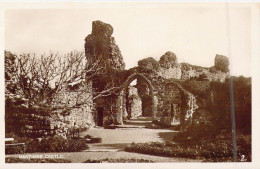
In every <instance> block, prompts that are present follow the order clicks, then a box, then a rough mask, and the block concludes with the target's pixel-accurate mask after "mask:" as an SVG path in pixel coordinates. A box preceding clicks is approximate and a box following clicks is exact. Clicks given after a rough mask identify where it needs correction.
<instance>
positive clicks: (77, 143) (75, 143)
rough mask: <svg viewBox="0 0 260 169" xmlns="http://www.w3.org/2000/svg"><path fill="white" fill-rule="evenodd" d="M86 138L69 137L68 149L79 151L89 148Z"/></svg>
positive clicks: (69, 150)
mask: <svg viewBox="0 0 260 169" xmlns="http://www.w3.org/2000/svg"><path fill="white" fill-rule="evenodd" d="M86 143H87V142H86V140H85V139H69V142H68V147H67V151H68V152H78V151H82V150H87V149H89V146H88V145H87V144H86Z"/></svg>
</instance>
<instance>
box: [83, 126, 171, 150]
mask: <svg viewBox="0 0 260 169" xmlns="http://www.w3.org/2000/svg"><path fill="white" fill-rule="evenodd" d="M87 134H89V135H93V136H95V137H101V138H102V143H95V144H90V145H89V146H90V149H89V151H105V150H108V151H117V150H124V148H125V146H126V145H128V144H131V143H132V142H135V143H145V142H151V141H153V142H155V141H159V142H162V141H167V140H171V139H172V138H173V135H174V134H176V131H173V130H167V129H147V128H134V129H133V128H118V129H103V128H93V129H89V130H88V131H86V132H83V133H81V136H82V137H83V136H84V135H87Z"/></svg>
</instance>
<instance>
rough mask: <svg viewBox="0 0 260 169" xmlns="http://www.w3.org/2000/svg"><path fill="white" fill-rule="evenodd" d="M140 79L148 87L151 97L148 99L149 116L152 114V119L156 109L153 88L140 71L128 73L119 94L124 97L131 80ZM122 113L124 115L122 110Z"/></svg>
mask: <svg viewBox="0 0 260 169" xmlns="http://www.w3.org/2000/svg"><path fill="white" fill-rule="evenodd" d="M136 79H137V80H138V79H139V80H140V79H141V80H142V81H143V82H144V83H145V84H146V85H147V87H148V89H149V96H150V98H151V100H150V103H151V109H150V111H151V116H152V119H153V120H154V119H155V117H156V111H157V105H156V104H155V96H154V88H153V85H152V83H151V82H150V80H149V79H147V78H146V77H145V76H144V75H143V74H140V73H134V74H132V75H130V76H129V77H128V78H127V80H126V81H125V83H124V84H123V86H122V92H121V96H123V97H125V95H126V93H127V90H128V87H129V85H130V84H131V82H133V81H134V80H136ZM122 105H123V104H122ZM121 113H122V117H123V116H124V115H123V113H124V112H123V111H122V112H121Z"/></svg>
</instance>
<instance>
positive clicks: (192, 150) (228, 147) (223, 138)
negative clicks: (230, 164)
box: [125, 133, 251, 162]
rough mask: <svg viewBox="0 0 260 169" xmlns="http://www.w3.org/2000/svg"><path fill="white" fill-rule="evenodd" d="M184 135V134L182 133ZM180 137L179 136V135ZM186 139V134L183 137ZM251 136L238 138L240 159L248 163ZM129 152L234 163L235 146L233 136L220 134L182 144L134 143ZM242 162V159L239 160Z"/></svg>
mask: <svg viewBox="0 0 260 169" xmlns="http://www.w3.org/2000/svg"><path fill="white" fill-rule="evenodd" d="M182 134H183V133H182ZM178 136H179V135H178ZM181 137H184V134H183V135H181ZM250 138H251V135H247V136H245V135H241V134H239V135H238V136H237V150H236V151H237V153H238V157H239V158H242V155H243V156H244V157H245V158H246V160H247V162H249V161H251V139H250ZM125 151H128V152H137V153H144V154H151V155H158V156H169V157H181V158H204V159H205V161H232V158H233V144H232V134H231V133H226V134H220V135H218V136H217V137H215V138H212V137H208V138H203V137H201V139H200V140H199V139H197V140H194V139H187V137H186V140H184V139H183V141H182V142H180V143H176V142H175V143H174V142H168V143H167V142H165V143H161V142H151V143H132V144H131V145H129V146H127V147H126V148H125ZM238 161H240V159H238Z"/></svg>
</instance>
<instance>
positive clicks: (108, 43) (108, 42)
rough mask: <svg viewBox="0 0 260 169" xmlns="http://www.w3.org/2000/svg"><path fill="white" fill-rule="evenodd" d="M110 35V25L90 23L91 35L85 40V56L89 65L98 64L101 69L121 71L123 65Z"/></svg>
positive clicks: (111, 28)
mask: <svg viewBox="0 0 260 169" xmlns="http://www.w3.org/2000/svg"><path fill="white" fill-rule="evenodd" d="M112 34H113V27H112V26H111V25H109V24H106V23H104V22H101V21H94V22H92V33H91V34H89V35H88V36H87V37H86V39H85V54H86V57H87V60H88V61H89V62H90V63H96V62H99V63H100V66H101V67H103V68H106V69H120V70H123V69H125V63H124V60H123V57H122V54H121V51H120V49H119V47H118V46H117V44H116V42H115V38H114V37H112Z"/></svg>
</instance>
